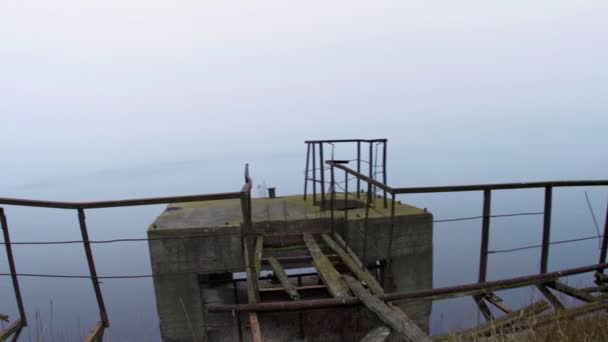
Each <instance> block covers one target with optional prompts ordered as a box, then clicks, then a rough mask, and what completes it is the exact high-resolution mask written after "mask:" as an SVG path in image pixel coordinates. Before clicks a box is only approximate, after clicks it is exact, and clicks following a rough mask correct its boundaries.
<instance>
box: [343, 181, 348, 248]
mask: <svg viewBox="0 0 608 342" xmlns="http://www.w3.org/2000/svg"><path fill="white" fill-rule="evenodd" d="M343 247H344V248H346V249H348V173H347V172H346V171H344V246H343Z"/></svg>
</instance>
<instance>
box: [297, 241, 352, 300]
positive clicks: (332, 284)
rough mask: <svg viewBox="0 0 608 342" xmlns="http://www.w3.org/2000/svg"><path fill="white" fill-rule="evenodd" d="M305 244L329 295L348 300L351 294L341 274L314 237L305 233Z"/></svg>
mask: <svg viewBox="0 0 608 342" xmlns="http://www.w3.org/2000/svg"><path fill="white" fill-rule="evenodd" d="M303 237H304V243H306V247H307V248H308V251H309V253H310V255H311V256H312V262H313V264H314V266H315V267H316V268H317V271H318V272H319V276H320V277H321V279H322V280H323V282H324V283H325V285H327V289H328V290H329V293H330V294H331V295H332V296H334V297H336V298H348V297H350V294H349V292H348V287H347V286H346V284H345V283H344V281H343V280H342V277H341V276H340V273H339V272H338V271H337V270H336V268H335V267H334V266H333V265H332V263H331V262H330V261H329V259H328V258H327V257H326V256H325V254H323V252H322V251H321V248H319V245H317V242H316V241H315V239H314V238H313V237H312V235H311V234H310V233H304V234H303Z"/></svg>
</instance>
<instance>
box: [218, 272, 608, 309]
mask: <svg viewBox="0 0 608 342" xmlns="http://www.w3.org/2000/svg"><path fill="white" fill-rule="evenodd" d="M606 268H608V263H601V264H595V265H589V266H583V267H576V268H569V269H564V270H561V271H556V272H548V273H542V274H536V275H528V276H523V277H516V278H508V279H501V280H493V281H486V282H480V283H471V284H464V285H457V286H447V287H440V288H435V289H424V290H413V291H401V292H393V293H389V294H385V295H383V296H381V298H382V299H383V300H385V301H403V300H424V299H431V298H432V299H442V298H443V299H445V298H454V297H460V296H470V295H474V294H484V293H487V292H492V291H499V290H507V289H512V288H516V287H523V286H529V285H534V284H539V283H545V282H550V281H553V280H555V279H558V278H561V277H566V276H571V275H575V274H581V273H587V272H593V271H599V270H604V269H606ZM352 305H361V301H360V300H359V299H358V298H356V297H349V298H327V299H310V300H300V301H281V302H270V303H258V304H209V305H207V310H208V311H209V312H243V311H245V312H260V311H272V312H277V311H293V310H305V309H320V308H334V307H341V306H352Z"/></svg>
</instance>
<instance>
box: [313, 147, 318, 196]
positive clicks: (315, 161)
mask: <svg viewBox="0 0 608 342" xmlns="http://www.w3.org/2000/svg"><path fill="white" fill-rule="evenodd" d="M312 204H313V205H315V204H317V147H316V146H315V143H312Z"/></svg>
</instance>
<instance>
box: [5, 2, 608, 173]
mask: <svg viewBox="0 0 608 342" xmlns="http://www.w3.org/2000/svg"><path fill="white" fill-rule="evenodd" d="M607 37H608V2H606V1H599V0H598V1H575V0H571V1H555V0H551V1H548V0H547V1H545V0H543V1H534V2H530V1H519V0H518V1H508V2H506V1H505V2H488V1H449V2H448V1H373V2H369V1H361V2H359V1H336V2H327V1H306V2H288V1H226V0H222V1H206V0H203V1H201V0H199V1H185V0H178V1H150V0H146V1H143V0H142V1H135V0H121V1H114V0H110V1H75V0H73V1H72V0H53V1H3V2H1V3H0V118H1V120H0V144H1V146H2V153H1V155H0V163H2V165H3V168H4V171H3V172H4V173H5V175H13V178H10V179H11V180H14V179H16V178H17V177H30V178H32V179H37V178H42V177H41V176H40V174H41V173H44V172H50V171H55V172H58V173H61V172H63V171H64V169H66V168H68V167H74V166H75V165H79V166H78V167H84V166H86V167H88V168H90V169H102V168H107V167H111V166H117V165H123V166H124V165H130V164H133V163H141V162H148V161H160V160H179V159H188V158H204V157H214V156H223V155H236V156H238V155H244V154H247V153H250V152H256V153H281V152H283V151H297V152H298V153H299V152H300V150H301V149H302V143H301V142H302V141H303V140H305V139H311V138H347V137H363V138H365V137H387V138H389V139H390V140H391V144H392V145H391V146H395V145H396V146H400V147H403V148H415V146H418V145H424V144H431V145H432V144H436V145H438V146H442V145H446V146H449V145H458V144H460V145H466V146H473V147H472V152H471V153H481V152H484V151H487V149H488V146H494V145H497V146H504V145H509V146H515V148H521V149H529V148H536V149H538V150H539V151H543V150H545V149H547V150H551V149H554V148H555V146H558V147H559V148H567V149H569V151H572V150H580V151H581V153H583V154H584V153H588V154H590V155H591V154H594V153H596V154H597V153H600V154H601V153H603V154H605V150H606V147H607V144H606V131H607V128H608V114H607V113H606V111H607V109H608V96H607V95H608V67H607V62H606V61H608V39H607ZM280 140H283V141H284V142H282V143H281V144H278V145H274V144H275V143H276V142H277V141H280ZM549 146H553V147H549ZM480 158H483V155H480ZM595 158H597V156H596V157H595ZM83 165H84V166H83ZM6 182H7V180H6V178H5V179H4V180H3V181H2V184H6Z"/></svg>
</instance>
